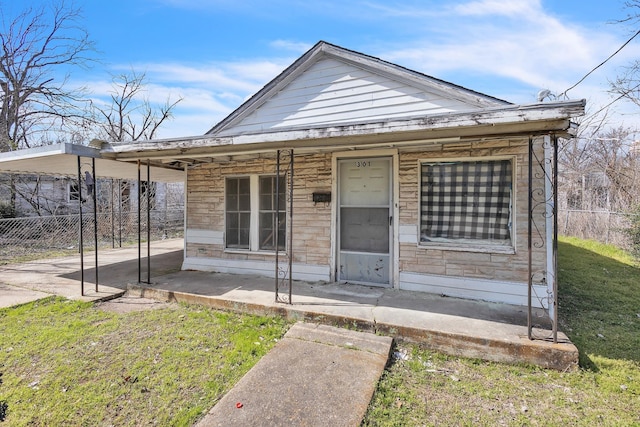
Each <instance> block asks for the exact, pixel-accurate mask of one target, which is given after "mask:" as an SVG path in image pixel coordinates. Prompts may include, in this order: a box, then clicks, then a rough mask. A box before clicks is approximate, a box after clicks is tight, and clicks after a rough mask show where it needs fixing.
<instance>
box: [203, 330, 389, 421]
mask: <svg viewBox="0 0 640 427" xmlns="http://www.w3.org/2000/svg"><path fill="white" fill-rule="evenodd" d="M391 344H392V339H391V337H383V336H378V335H374V334H370V333H365V332H356V331H351V330H347V329H340V328H335V327H332V326H325V325H317V324H308V323H296V324H295V325H294V326H293V327H292V328H291V329H289V331H288V332H287V333H286V334H285V336H284V338H283V339H282V340H280V341H279V342H278V343H277V344H276V345H275V347H274V348H273V349H272V350H271V351H270V352H269V353H267V354H266V355H265V356H264V357H263V358H262V359H260V361H259V362H258V363H257V364H256V365H255V366H254V367H253V368H252V369H251V370H250V371H249V372H248V373H247V374H246V375H245V376H244V377H242V379H241V380H240V381H239V382H238V383H237V384H236V385H235V386H234V387H233V389H232V390H231V391H229V392H228V393H227V394H226V395H225V396H224V397H223V398H222V399H221V400H220V401H219V402H218V403H217V404H216V405H215V406H214V407H213V409H212V410H211V411H209V413H208V414H207V415H206V416H205V417H204V418H203V419H202V420H201V421H200V422H199V423H198V424H197V427H210V426H221V427H222V426H225V427H233V426H238V427H240V426H251V425H265V426H309V427H312V426H318V427H325V426H335V427H340V426H345V427H347V426H349V427H355V426H358V425H360V423H361V421H362V418H363V417H364V415H365V413H366V411H367V407H368V405H369V401H370V400H371V397H372V396H373V392H374V391H375V389H376V386H377V384H378V380H379V379H380V376H381V375H382V372H383V371H384V368H385V366H386V363H387V360H388V358H389V353H390V351H391Z"/></svg>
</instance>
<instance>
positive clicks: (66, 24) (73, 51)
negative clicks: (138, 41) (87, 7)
mask: <svg viewBox="0 0 640 427" xmlns="http://www.w3.org/2000/svg"><path fill="white" fill-rule="evenodd" d="M0 19H1V25H2V28H1V30H0V41H1V42H2V52H1V56H0V95H1V96H2V102H1V105H0V108H1V110H0V152H2V151H11V150H15V149H18V148H24V147H30V146H34V145H42V144H46V143H48V142H50V141H51V139H52V138H55V137H52V136H51V135H52V133H53V134H55V133H58V132H60V131H61V130H62V129H64V127H65V126H67V125H69V124H71V125H73V124H74V122H75V121H76V120H82V118H83V116H84V113H83V110H84V108H80V107H82V106H83V105H82V104H83V102H85V99H86V98H85V93H84V91H83V90H82V89H70V88H69V87H68V79H69V72H70V70H71V69H72V68H73V67H84V66H86V65H87V64H88V63H89V62H90V61H92V53H93V52H94V45H93V43H92V42H91V41H90V40H89V36H88V34H87V32H86V30H85V29H84V28H83V27H82V26H81V20H82V18H81V14H80V10H79V9H77V8H74V7H73V6H72V5H70V4H68V3H66V2H65V0H59V1H58V2H57V3H53V4H52V5H51V6H49V7H47V6H41V7H37V8H36V7H28V8H25V9H24V10H23V11H22V12H20V13H18V14H17V15H16V16H13V17H11V16H8V15H7V12H6V10H5V8H4V7H3V4H2V3H0Z"/></svg>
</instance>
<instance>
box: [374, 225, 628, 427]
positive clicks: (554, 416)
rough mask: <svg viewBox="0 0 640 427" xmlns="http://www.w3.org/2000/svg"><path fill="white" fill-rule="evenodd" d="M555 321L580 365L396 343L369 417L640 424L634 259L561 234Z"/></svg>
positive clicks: (378, 422)
mask: <svg viewBox="0 0 640 427" xmlns="http://www.w3.org/2000/svg"><path fill="white" fill-rule="evenodd" d="M558 264H559V265H558V269H559V316H560V319H561V320H560V329H561V330H563V331H564V332H565V333H566V334H567V335H568V336H569V338H570V339H571V340H572V341H573V342H574V343H575V345H576V346H577V347H578V349H579V351H580V368H579V369H578V370H577V371H575V372H556V371H550V370H544V369H540V368H537V367H532V366H506V365H501V364H497V363H491V362H485V361H481V360H471V359H463V358H457V357H453V356H445V355H442V354H439V353H436V352H432V351H429V350H427V349H424V348H421V347H420V346H418V345H412V344H400V347H399V349H398V350H399V351H401V352H403V353H404V354H406V357H401V358H396V360H394V361H393V362H392V364H391V365H390V366H389V368H388V369H387V371H386V372H385V374H384V376H383V378H382V379H381V381H380V384H379V385H378V389H377V391H376V393H375V395H374V398H373V400H372V402H371V404H370V406H369V411H368V413H367V415H366V417H365V420H364V422H363V425H365V426H436V425H447V426H449V425H455V426H472V425H474V426H475V425H483V426H484V425H487V426H495V425H509V426H511V425H512V426H523V425H525V426H528V425H530V426H560V425H565V426H599V425H602V426H634V425H635V426H640V269H639V268H638V266H637V264H634V262H633V260H632V259H631V258H630V257H629V256H628V255H627V254H625V253H624V252H622V251H620V250H617V249H616V248H613V247H610V246H605V245H601V244H598V243H595V242H589V241H584V240H579V239H564V238H563V239H562V240H561V242H560V244H559V249H558Z"/></svg>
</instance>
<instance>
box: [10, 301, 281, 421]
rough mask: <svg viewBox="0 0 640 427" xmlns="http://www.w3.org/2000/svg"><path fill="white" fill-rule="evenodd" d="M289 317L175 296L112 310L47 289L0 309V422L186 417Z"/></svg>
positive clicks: (233, 377) (215, 395)
mask: <svg viewBox="0 0 640 427" xmlns="http://www.w3.org/2000/svg"><path fill="white" fill-rule="evenodd" d="M287 327H288V324H287V323H286V322H285V321H284V320H282V319H280V318H275V317H256V316H245V315H238V314H230V313H223V312H217V311H213V310H209V309H205V308H201V307H193V306H186V305H177V304H176V305H173V306H172V307H171V308H163V309H156V310H149V311H140V312H133V313H127V314H115V313H109V312H105V311H103V310H100V309H97V308H95V307H94V306H93V305H92V304H89V303H81V302H75V301H69V300H64V299H60V298H48V299H45V300H40V301H38V302H35V303H31V304H26V305H23V306H19V307H14V308H9V309H3V310H0V374H2V376H1V377H0V379H1V380H2V383H1V384H0V412H2V413H0V415H2V416H6V420H5V421H4V423H2V422H0V425H3V424H4V425H9V426H26V425H29V426H63V425H69V426H127V425H160V426H167V425H180V426H188V425H191V424H192V423H193V422H194V421H195V420H196V419H197V418H198V417H199V416H200V415H201V414H203V413H204V412H206V411H207V410H209V409H210V408H211V407H212V406H213V404H215V402H216V401H217V400H218V399H219V398H220V397H221V396H222V395H223V394H224V393H225V392H226V391H228V390H229V389H230V388H231V387H232V386H233V384H235V383H236V382H237V381H238V380H239V379H240V378H241V377H242V375H243V374H244V373H246V372H247V371H248V370H249V369H250V368H251V367H252V366H253V365H254V364H255V363H256V362H257V361H258V360H259V359H260V357H261V356H263V355H264V354H265V353H266V352H267V351H268V350H269V349H270V348H271V347H272V346H273V345H274V344H275V342H276V341H277V339H279V338H280V337H281V336H282V335H283V334H284V332H285V330H286V329H287ZM0 418H2V417H0Z"/></svg>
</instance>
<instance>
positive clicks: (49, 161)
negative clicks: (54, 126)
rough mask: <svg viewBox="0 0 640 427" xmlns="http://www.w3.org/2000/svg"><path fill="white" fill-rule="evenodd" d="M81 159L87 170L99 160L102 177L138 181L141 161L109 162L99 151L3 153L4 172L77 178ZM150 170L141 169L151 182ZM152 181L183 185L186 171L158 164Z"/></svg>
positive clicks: (66, 148)
mask: <svg viewBox="0 0 640 427" xmlns="http://www.w3.org/2000/svg"><path fill="white" fill-rule="evenodd" d="M78 157H81V158H82V159H81V163H82V165H83V166H85V168H86V162H87V161H88V160H89V159H95V161H96V176H98V177H101V178H119V179H130V180H136V179H138V166H137V162H131V161H129V162H122V161H116V160H113V159H105V158H103V157H102V155H101V154H100V150H99V149H97V148H93V147H88V146H84V145H77V144H68V143H61V144H54V145H47V146H42V147H34V148H28V149H24V150H17V151H10V152H6V153H0V172H6V173H23V174H45V175H63V176H77V175H78V160H77V159H78ZM146 169H147V168H146V164H144V165H143V167H142V168H141V177H142V179H144V180H146V179H147V176H146V175H147V170H146ZM150 178H151V180H152V181H157V182H180V181H183V180H184V171H183V170H180V169H176V168H170V167H168V165H160V166H158V165H157V164H154V165H153V166H151V167H150Z"/></svg>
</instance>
